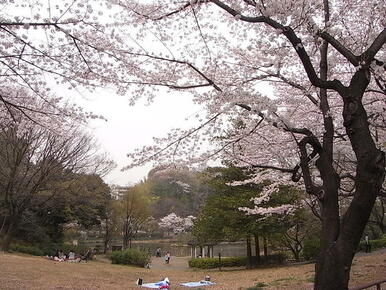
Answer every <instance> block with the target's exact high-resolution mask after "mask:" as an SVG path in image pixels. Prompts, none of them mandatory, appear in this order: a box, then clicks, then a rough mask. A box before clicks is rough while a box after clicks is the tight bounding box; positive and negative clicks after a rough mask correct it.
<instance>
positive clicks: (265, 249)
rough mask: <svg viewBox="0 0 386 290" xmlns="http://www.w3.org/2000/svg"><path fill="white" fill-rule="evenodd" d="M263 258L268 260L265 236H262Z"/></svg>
mask: <svg viewBox="0 0 386 290" xmlns="http://www.w3.org/2000/svg"><path fill="white" fill-rule="evenodd" d="M263 248H264V258H265V260H266V261H267V260H268V241H267V237H263Z"/></svg>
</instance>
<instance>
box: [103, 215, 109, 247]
mask: <svg viewBox="0 0 386 290" xmlns="http://www.w3.org/2000/svg"><path fill="white" fill-rule="evenodd" d="M108 221H109V220H108V218H106V219H105V223H106V230H105V235H104V240H103V254H106V253H107V250H108V248H109V243H110V239H111V233H110V227H109V224H108Z"/></svg>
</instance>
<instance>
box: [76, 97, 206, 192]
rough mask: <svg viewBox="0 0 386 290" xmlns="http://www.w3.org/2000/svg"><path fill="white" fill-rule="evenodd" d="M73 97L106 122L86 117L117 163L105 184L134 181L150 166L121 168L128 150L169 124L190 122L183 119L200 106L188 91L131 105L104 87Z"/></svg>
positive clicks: (148, 141) (162, 131)
mask: <svg viewBox="0 0 386 290" xmlns="http://www.w3.org/2000/svg"><path fill="white" fill-rule="evenodd" d="M75 100H76V103H79V104H80V105H81V106H83V107H84V109H85V110H86V111H92V112H93V113H95V114H98V115H99V114H100V115H103V116H104V117H105V118H107V120H108V121H107V122H105V121H102V120H92V121H90V128H91V132H92V133H93V134H94V135H95V136H96V138H97V140H98V142H99V143H100V145H101V148H102V150H104V151H106V152H107V153H108V154H110V156H111V158H112V159H113V160H114V161H115V162H116V163H117V167H116V168H115V169H114V170H113V171H112V172H111V173H109V174H108V175H107V176H105V177H104V180H105V182H106V183H108V184H118V185H128V184H133V183H137V182H139V181H140V180H141V179H143V178H144V177H146V176H147V173H148V172H149V170H150V169H151V168H152V166H151V164H148V165H146V166H142V167H138V168H133V169H130V170H127V171H124V172H121V170H120V169H121V168H122V167H123V166H125V165H128V158H127V157H126V154H127V153H128V152H132V151H133V150H134V149H135V148H138V147H142V146H143V145H152V144H153V139H152V138H153V137H163V136H165V135H166V133H167V132H168V131H169V130H170V129H171V128H176V127H182V128H186V127H188V126H192V122H188V121H186V120H185V119H186V117H189V116H192V115H195V114H196V112H198V111H199V110H200V107H198V106H197V105H194V104H193V102H192V101H191V99H190V97H189V95H187V94H182V93H181V94H179V93H178V92H177V93H174V94H173V95H171V94H168V95H161V96H159V97H158V98H155V100H154V103H152V104H150V105H145V104H144V101H139V102H138V104H136V105H135V106H130V105H129V97H128V96H119V95H116V94H114V93H113V92H112V91H107V90H106V91H104V92H98V93H97V94H93V95H92V97H87V98H82V97H81V96H77V99H75Z"/></svg>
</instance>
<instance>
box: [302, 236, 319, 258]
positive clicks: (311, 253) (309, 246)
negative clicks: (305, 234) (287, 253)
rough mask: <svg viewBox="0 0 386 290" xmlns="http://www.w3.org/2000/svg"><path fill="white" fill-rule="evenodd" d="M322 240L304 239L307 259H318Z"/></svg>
mask: <svg viewBox="0 0 386 290" xmlns="http://www.w3.org/2000/svg"><path fill="white" fill-rule="evenodd" d="M319 250H320V241H319V240H318V239H313V240H306V241H304V247H303V257H304V259H305V260H307V261H310V260H316V258H317V257H318V255H319Z"/></svg>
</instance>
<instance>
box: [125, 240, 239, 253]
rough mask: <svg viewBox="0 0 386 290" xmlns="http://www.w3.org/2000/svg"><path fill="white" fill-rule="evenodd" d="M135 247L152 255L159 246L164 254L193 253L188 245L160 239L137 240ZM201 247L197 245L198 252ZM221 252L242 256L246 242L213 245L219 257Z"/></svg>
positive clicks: (134, 243)
mask: <svg viewBox="0 0 386 290" xmlns="http://www.w3.org/2000/svg"><path fill="white" fill-rule="evenodd" d="M132 247H133V248H137V249H140V250H142V251H148V252H149V253H151V254H152V255H155V252H156V250H157V248H160V249H161V253H162V255H164V254H165V253H166V252H167V251H169V252H170V253H171V255H172V256H177V257H184V256H190V255H191V247H190V246H188V245H182V244H177V243H175V242H171V241H160V242H151V241H149V242H148V241H146V242H140V241H135V242H133V244H132ZM199 251H200V249H199V247H197V252H196V253H197V254H200V253H199ZM203 251H204V253H203V254H204V255H205V256H206V255H207V251H208V250H207V247H205V248H204V249H203ZM219 253H221V256H222V257H240V256H246V243H245V242H233V243H220V244H218V245H215V246H214V247H213V255H214V256H215V257H218V254H219Z"/></svg>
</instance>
